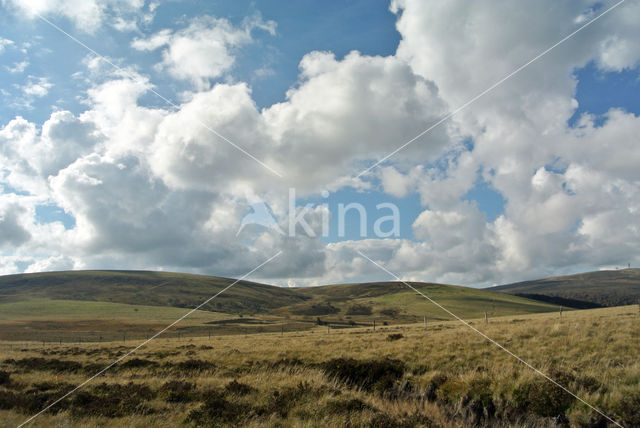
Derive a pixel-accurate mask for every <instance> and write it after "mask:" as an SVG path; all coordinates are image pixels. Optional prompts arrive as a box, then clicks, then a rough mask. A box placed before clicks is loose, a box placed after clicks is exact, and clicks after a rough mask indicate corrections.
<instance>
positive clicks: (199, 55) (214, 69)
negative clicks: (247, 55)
mask: <svg viewBox="0 0 640 428" xmlns="http://www.w3.org/2000/svg"><path fill="white" fill-rule="evenodd" d="M254 28H260V29H263V30H265V31H268V32H269V33H270V34H272V35H273V34H275V28H276V24H275V22H273V21H268V22H264V21H262V19H261V18H260V17H259V16H255V17H253V18H252V19H245V21H244V22H243V25H242V27H240V28H239V27H235V26H233V25H232V24H231V23H230V22H229V21H227V20H226V19H220V18H215V17H211V16H200V17H198V18H196V19H194V20H192V21H191V22H190V24H189V26H188V27H187V28H184V29H182V30H179V31H175V32H174V31H171V30H162V31H159V32H157V33H155V34H153V35H152V36H150V37H148V38H145V39H136V40H134V41H133V43H132V44H131V46H132V47H133V48H134V49H137V50H141V51H148V50H151V51H152V50H156V49H158V48H161V47H164V46H166V48H165V49H163V51H162V57H163V60H162V63H161V64H159V66H160V68H161V69H163V68H164V69H166V70H167V71H168V72H169V73H170V74H171V75H172V76H174V77H176V78H178V79H184V80H190V81H192V82H193V83H194V84H195V85H196V86H197V87H198V88H200V89H202V88H207V87H208V86H209V79H213V78H216V77H220V76H221V75H223V74H224V73H225V72H227V71H229V70H230V69H231V67H232V66H233V64H234V62H235V55H234V51H235V50H236V49H237V48H239V47H241V46H243V45H247V44H249V43H251V42H252V40H253V39H252V37H251V31H252V30H253V29H254Z"/></svg>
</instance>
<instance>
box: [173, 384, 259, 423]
mask: <svg viewBox="0 0 640 428" xmlns="http://www.w3.org/2000/svg"><path fill="white" fill-rule="evenodd" d="M250 414H252V408H251V407H250V406H248V405H246V404H243V403H238V402H237V401H228V400H227V399H226V398H225V397H224V394H223V393H222V392H221V391H217V390H212V391H208V392H207V393H206V394H205V401H204V403H203V404H202V405H201V406H200V407H198V408H197V409H194V410H192V411H191V412H189V415H188V416H187V418H186V420H185V422H187V423H193V424H195V425H196V426H219V425H222V424H233V425H236V424H240V423H241V422H242V420H243V419H244V418H246V417H247V416H248V415H250Z"/></svg>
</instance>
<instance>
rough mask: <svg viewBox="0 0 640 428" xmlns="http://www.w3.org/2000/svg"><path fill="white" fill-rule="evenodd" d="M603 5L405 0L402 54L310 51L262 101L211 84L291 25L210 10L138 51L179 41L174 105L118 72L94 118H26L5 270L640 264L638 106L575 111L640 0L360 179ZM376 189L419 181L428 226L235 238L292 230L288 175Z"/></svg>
mask: <svg viewBox="0 0 640 428" xmlns="http://www.w3.org/2000/svg"><path fill="white" fill-rule="evenodd" d="M52 4H56V5H57V4H58V3H52ZM52 7H53V6H52ZM56 7H57V6H56ZM594 7H596V3H595V2H593V1H591V2H590V1H586V0H585V1H580V2H573V3H557V2H553V1H550V0H549V1H544V2H542V3H540V2H526V3H519V4H518V5H512V4H510V3H505V2H498V1H491V2H482V3H479V2H475V3H473V4H469V3H468V2H462V1H434V2H429V3H425V2H420V1H414V0H404V1H397V2H394V3H393V9H394V10H395V11H397V12H398V14H399V18H398V30H399V31H400V33H401V35H402V41H401V43H400V46H399V48H398V52H397V55H393V56H387V57H379V56H367V55H363V54H360V53H358V52H351V53H349V54H348V55H346V56H345V57H344V58H342V59H338V58H336V57H335V56H334V55H333V54H332V53H329V52H310V53H308V54H307V55H305V56H304V57H303V58H302V60H301V62H300V75H299V81H298V82H297V84H296V85H295V86H293V87H292V88H291V89H290V90H289V92H288V93H287V96H286V99H285V100H284V101H283V102H281V103H277V104H275V105H272V106H270V107H267V108H264V109H262V110H261V109H259V108H258V107H257V106H256V104H255V102H254V101H253V98H252V93H251V88H250V87H249V86H248V85H247V84H246V83H242V82H233V80H230V81H227V82H225V83H215V84H213V85H212V86H211V85H210V83H213V82H214V79H216V78H217V77H220V76H223V75H225V74H229V73H231V71H232V67H233V64H234V57H233V55H234V50H235V49H236V48H237V47H239V46H241V45H243V44H246V43H250V42H251V29H252V28H256V27H260V26H263V27H265V29H266V30H267V31H272V30H273V28H274V27H273V25H272V24H265V23H263V22H262V21H255V20H254V21H253V23H251V22H250V21H246V22H245V24H244V26H242V27H234V26H232V25H230V24H229V23H228V22H226V21H224V20H220V19H216V18H210V17H207V18H201V19H199V20H195V21H192V22H190V23H189V24H188V25H187V26H186V27H185V28H184V29H182V30H177V31H173V30H171V31H169V30H167V31H161V32H158V33H156V34H154V35H151V36H150V37H147V38H145V39H138V40H136V41H135V42H134V46H135V47H137V48H139V49H143V50H144V49H149V50H153V49H160V48H162V49H163V62H162V67H165V68H166V69H167V70H169V71H170V74H171V75H172V76H173V77H175V78H176V79H178V80H188V81H191V82H193V83H195V88H196V89H197V91H196V92H194V93H193V94H191V95H190V96H189V97H188V98H186V99H184V100H183V101H182V102H181V104H180V105H178V106H175V108H171V109H169V108H166V109H165V108H158V107H156V108H151V107H144V106H142V105H140V104H141V103H140V101H139V100H140V98H141V96H142V95H143V94H144V93H145V92H146V91H147V90H148V89H150V88H152V85H151V83H150V82H149V81H148V80H147V79H146V78H144V76H141V75H137V74H135V75H134V76H133V78H131V75H130V74H127V76H128V77H127V76H125V77H123V73H118V74H117V75H109V76H106V77H103V79H102V80H101V83H100V84H95V85H93V86H92V87H91V88H90V89H89V91H88V93H87V99H86V102H87V110H86V111H85V112H83V113H82V114H76V115H74V114H72V113H70V112H66V111H61V112H56V113H54V114H52V115H51V117H50V118H49V120H48V121H46V122H45V123H44V124H42V126H41V127H40V126H38V125H37V124H35V123H32V122H30V121H27V120H25V119H22V118H16V119H14V120H12V121H11V122H9V123H8V124H6V125H5V126H4V127H3V128H2V129H1V130H0V162H2V175H1V181H2V183H3V184H4V185H5V187H6V189H5V191H6V192H9V193H12V196H10V198H9V197H6V196H5V197H4V198H5V199H4V200H3V210H2V211H1V212H0V227H1V229H0V239H2V240H3V242H4V243H5V244H4V245H5V247H11V251H12V252H11V254H8V255H6V257H4V258H3V259H2V261H0V269H3V271H4V272H13V271H15V270H16V266H17V265H16V263H27V264H30V267H29V268H28V269H30V270H34V269H46V268H55V267H84V266H88V267H113V268H117V267H137V268H163V269H174V270H189V271H198V272H207V273H214V274H222V275H231V276H234V275H235V276H238V275H241V274H243V273H244V272H246V271H248V270H250V269H251V268H252V267H254V266H257V265H258V264H260V263H261V262H262V261H264V260H266V259H267V258H269V257H271V256H272V255H273V254H275V253H276V251H278V250H280V249H283V251H284V254H283V255H282V256H281V257H280V259H279V260H278V261H277V262H275V263H274V264H272V265H268V266H266V267H265V269H264V270H263V271H262V276H263V277H264V278H268V279H275V280H276V281H278V282H280V283H283V282H285V281H286V279H287V278H290V277H294V278H303V282H305V281H308V282H311V283H321V282H325V281H336V282H339V281H344V280H346V279H354V280H358V279H378V278H385V276H384V274H382V273H381V272H380V271H379V270H378V268H376V267H375V266H373V265H372V264H371V263H370V262H368V261H366V260H365V259H363V258H362V257H360V255H359V254H358V250H359V251H362V252H363V253H365V254H367V255H368V256H369V257H371V258H373V259H374V260H376V261H379V262H380V263H382V264H383V265H384V266H386V267H387V268H389V269H390V270H392V271H394V272H396V273H398V274H399V275H400V276H402V277H403V278H407V279H416V280H439V281H444V282H457V283H467V284H488V283H493V282H502V281H509V280H516V279H521V278H522V277H524V276H537V275H545V274H548V273H561V272H566V271H573V270H578V269H583V268H584V269H588V268H597V267H605V266H610V265H613V264H621V263H622V262H626V261H627V260H626V259H630V260H629V261H631V262H633V261H634V260H635V261H637V262H640V244H638V242H640V239H639V238H640V231H639V230H638V228H637V226H636V225H637V224H638V223H639V220H640V219H639V218H638V216H639V215H640V214H639V213H640V206H639V203H638V201H639V200H640V194H639V193H640V192H639V189H638V183H639V182H640V176H639V173H638V169H637V165H638V162H639V161H640V151H639V150H638V145H637V138H636V137H635V136H636V135H638V134H639V133H640V132H639V131H640V119H639V118H638V117H636V116H634V115H633V114H629V113H626V112H624V111H621V110H611V111H610V112H608V113H607V115H606V116H605V117H604V119H605V122H604V124H602V125H600V126H596V125H595V123H597V122H596V118H593V117H591V116H588V115H587V116H584V117H582V118H581V119H580V120H579V121H578V124H577V126H576V127H574V128H571V127H569V126H568V125H567V122H568V120H569V118H570V117H571V116H572V115H573V113H574V112H575V109H576V101H575V100H574V96H575V88H576V80H575V77H573V72H574V70H575V68H576V67H581V66H584V65H585V64H587V63H588V62H590V61H594V63H595V64H596V65H597V67H599V68H600V69H602V70H619V69H622V68H625V67H627V68H628V67H634V66H635V65H637V62H638V57H639V55H640V53H639V52H638V51H637V49H636V48H635V47H634V46H636V45H637V43H635V40H637V37H638V34H637V33H638V30H637V26H634V25H633V22H635V21H633V19H631V18H630V17H631V16H634V17H637V16H638V15H639V13H640V12H639V9H638V2H637V1H631V0H628V1H627V2H625V4H624V5H622V6H620V8H619V10H616V11H614V12H612V13H611V14H609V15H607V16H606V17H605V18H603V19H602V20H600V21H598V22H597V23H596V24H594V25H593V26H590V27H589V28H587V29H585V30H584V31H582V32H580V33H578V34H577V35H576V36H575V37H574V38H573V39H571V40H569V41H567V43H566V44H564V45H562V46H559V47H558V48H557V49H556V50H554V51H552V52H551V53H549V54H548V55H547V56H545V57H543V58H541V59H540V60H539V61H538V62H536V63H534V64H532V65H531V66H530V67H529V68H527V69H525V70H524V71H522V72H521V73H519V74H518V75H516V76H514V77H513V78H512V79H510V80H509V81H507V82H505V83H504V84H503V85H501V86H499V87H498V88H496V89H495V90H494V91H492V92H491V93H490V94H487V96H486V97H484V98H482V99H480V100H479V101H478V102H477V103H474V104H473V105H472V106H470V107H469V108H468V109H467V110H465V111H464V112H462V113H461V114H459V115H456V116H455V117H454V118H453V120H452V121H449V122H446V123H444V124H443V125H442V126H439V127H438V128H436V129H434V130H433V131H432V132H431V133H429V134H427V135H425V136H424V137H423V138H421V139H419V140H417V141H416V142H414V143H413V144H411V145H410V146H409V147H407V149H406V150H403V151H400V152H399V153H398V154H397V155H395V156H393V157H392V158H391V159H390V160H389V161H388V162H387V163H386V164H385V165H383V166H381V167H379V168H377V169H375V170H374V174H372V175H370V176H365V178H364V179H363V180H364V181H363V180H360V181H355V180H350V177H351V176H352V175H354V174H357V173H358V172H360V171H361V170H362V169H363V168H364V167H366V166H369V165H370V164H371V163H372V162H374V161H375V160H376V159H378V158H380V157H382V156H384V155H386V154H388V153H390V152H391V151H392V150H394V149H395V148H396V147H398V146H400V145H401V144H402V143H404V142H406V141H408V140H410V139H411V138H412V137H414V136H415V135H417V134H418V133H419V132H420V131H422V130H423V129H426V128H427V127H428V126H430V125H431V124H433V123H435V122H436V121H437V120H438V119H439V118H440V117H442V116H443V115H445V114H446V113H447V112H448V111H450V109H451V108H454V107H456V106H458V105H460V104H462V103H464V102H465V101H467V100H468V99H470V98H471V97H473V96H475V95H476V94H478V93H479V92H481V91H482V90H484V89H485V88H486V87H488V86H489V85H491V84H492V83H494V82H495V81H497V80H498V79H500V78H502V77H503V76H505V75H507V74H508V73H510V72H511V71H513V70H514V69H515V68H517V67H518V66H520V65H521V64H523V63H524V62H526V61H527V60H529V59H530V58H531V57H533V56H535V55H536V54H538V53H539V52H541V51H542V50H544V49H546V48H547V47H548V46H550V45H552V44H553V43H555V42H556V41H557V40H559V39H560V38H562V37H564V36H565V35H567V34H569V33H570V32H571V31H574V30H575V29H576V28H577V27H578V26H579V25H581V24H582V23H584V22H586V20H588V19H591V18H592V17H593V16H595V15H594V14H597V13H598V12H599V11H602V10H603V8H599V9H597V10H594ZM604 7H606V6H604ZM623 8H624V9H625V12H622V10H623ZM83 13H85V12H83ZM86 13H87V14H88V13H89V12H86ZM87 16H89V15H87ZM100 16H101V15H100ZM72 19H73V17H72ZM96 19H103V18H100V17H99V18H96ZM452 23H458V24H459V25H452ZM189 52H191V53H195V55H187V53H189ZM214 54H215V58H213V57H212V55H214ZM216 133H219V134H220V135H223V136H224V137H225V138H227V139H228V140H229V141H232V142H234V143H235V144H237V145H238V146H240V147H242V148H243V149H244V150H246V151H247V152H248V153H250V154H251V155H253V156H255V157H256V158H257V159H259V160H261V161H263V162H265V164H267V165H269V166H271V167H273V168H274V169H276V170H277V171H279V172H282V173H283V175H284V178H283V179H280V178H278V177H276V176H275V175H274V174H272V173H271V172H270V171H268V170H267V169H265V168H263V167H262V166H261V165H259V164H258V163H257V162H255V160H253V159H251V158H250V157H249V156H247V155H246V154H243V153H241V152H240V151H239V150H237V149H236V148H234V147H233V145H232V144H230V143H229V142H228V141H225V140H224V139H223V138H221V137H220V136H219V135H216ZM378 179H379V181H378ZM479 182H482V183H486V185H487V186H488V187H490V188H491V189H493V190H494V191H497V192H499V193H500V194H501V195H502V197H503V198H504V200H505V201H506V203H505V207H504V212H503V213H502V214H501V215H499V216H498V217H497V218H496V219H495V220H493V221H491V220H487V218H486V216H485V214H484V213H483V212H482V211H481V209H480V207H479V204H478V203H476V202H474V201H469V200H467V199H468V197H467V193H468V192H469V190H471V189H472V188H473V187H474V185H475V184H476V183H479ZM378 184H379V185H380V188H381V189H383V191H384V192H386V193H388V194H390V195H393V196H395V197H404V196H407V195H411V194H417V195H419V196H420V201H421V203H422V205H423V207H422V212H421V213H419V215H418V216H417V218H416V220H415V222H414V223H413V232H414V233H413V238H415V240H410V239H365V240H361V241H343V242H338V243H331V244H325V243H323V242H322V241H321V240H320V239H318V238H312V237H307V236H305V235H304V233H298V234H297V236H296V237H288V236H285V235H282V234H280V233H278V232H277V231H274V230H265V229H260V228H259V227H249V228H248V229H246V230H245V231H244V232H243V233H241V234H239V235H238V236H236V231H237V230H238V228H239V227H240V224H241V218H242V216H243V215H244V214H246V213H248V212H249V210H250V208H249V205H250V204H251V203H253V202H255V201H256V200H259V199H264V200H266V201H267V202H268V203H269V205H270V208H271V209H272V212H273V214H274V215H275V216H276V221H278V222H279V223H280V226H281V229H283V230H285V231H286V230H287V223H286V220H285V217H286V215H287V211H288V209H289V207H288V204H287V195H288V192H287V188H288V187H289V186H292V187H296V190H297V192H298V195H299V196H300V195H303V196H308V195H313V194H314V193H315V192H318V191H319V190H321V189H323V188H329V189H339V188H342V187H346V186H353V187H357V188H358V189H359V190H364V191H368V190H369V189H373V188H377V186H378ZM24 193H26V194H24ZM7 198H9V199H7ZM41 204H54V205H58V206H60V207H62V208H63V209H64V210H65V211H66V212H67V213H68V214H70V215H72V216H73V217H74V218H75V220H76V223H75V226H74V227H73V228H71V229H66V228H65V227H64V226H63V225H62V224H61V223H60V222H53V223H47V224H40V223H39V222H38V221H37V219H36V207H37V206H38V205H41ZM321 215H322V208H321V207H315V209H314V210H312V212H311V213H310V214H309V217H308V221H309V223H310V224H312V225H313V226H314V227H316V228H317V227H318V225H319V224H320V220H319V217H320V216H321Z"/></svg>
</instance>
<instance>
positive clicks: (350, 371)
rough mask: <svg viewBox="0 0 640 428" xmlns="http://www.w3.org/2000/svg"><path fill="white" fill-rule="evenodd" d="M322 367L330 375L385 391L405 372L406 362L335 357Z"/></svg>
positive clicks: (346, 381) (353, 384)
mask: <svg viewBox="0 0 640 428" xmlns="http://www.w3.org/2000/svg"><path fill="white" fill-rule="evenodd" d="M321 367H322V368H323V369H324V371H325V373H326V374H327V375H328V376H330V377H335V378H337V379H339V380H341V381H342V382H344V383H346V384H348V385H350V386H357V387H361V388H363V389H365V390H367V391H372V390H374V389H375V390H378V391H384V389H386V388H387V387H388V386H389V384H392V383H393V382H395V381H396V380H398V379H400V378H401V377H402V375H403V374H404V372H405V365H404V363H403V362H402V361H400V360H392V359H384V360H368V361H359V360H356V359H353V358H335V359H332V360H329V361H326V362H325V363H322V364H321Z"/></svg>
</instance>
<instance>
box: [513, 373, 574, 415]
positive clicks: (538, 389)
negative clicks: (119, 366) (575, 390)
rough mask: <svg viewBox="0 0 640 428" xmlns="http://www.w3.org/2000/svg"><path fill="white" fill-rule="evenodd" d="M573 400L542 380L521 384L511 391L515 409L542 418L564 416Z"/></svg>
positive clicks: (567, 394)
mask: <svg viewBox="0 0 640 428" xmlns="http://www.w3.org/2000/svg"><path fill="white" fill-rule="evenodd" d="M558 382H559V383H560V384H561V385H562V384H563V383H562V382H560V381H558ZM564 384H565V385H566V384H567V383H564ZM574 400H575V399H574V397H573V396H571V395H570V394H569V393H567V392H565V391H564V390H563V389H561V388H560V387H558V386H557V385H554V384H553V383H551V382H549V381H548V380H546V379H542V378H540V379H534V380H532V381H530V382H527V383H524V384H521V385H519V386H517V387H516V389H515V390H514V391H513V401H514V406H515V407H516V408H517V409H519V410H522V411H523V412H532V413H535V414H536V415H538V416H544V417H551V416H558V415H562V414H564V413H565V411H566V410H567V409H568V408H569V407H570V406H571V404H573V402H574Z"/></svg>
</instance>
